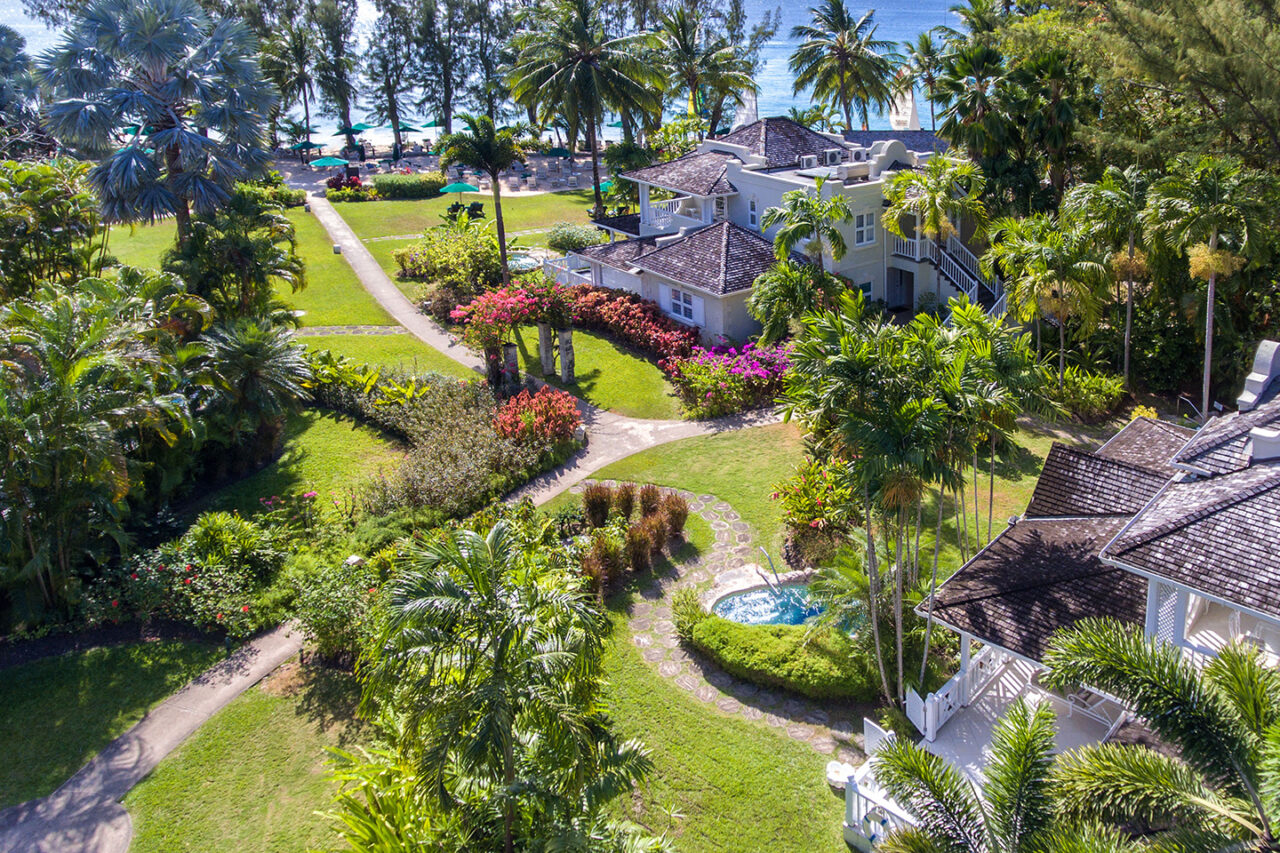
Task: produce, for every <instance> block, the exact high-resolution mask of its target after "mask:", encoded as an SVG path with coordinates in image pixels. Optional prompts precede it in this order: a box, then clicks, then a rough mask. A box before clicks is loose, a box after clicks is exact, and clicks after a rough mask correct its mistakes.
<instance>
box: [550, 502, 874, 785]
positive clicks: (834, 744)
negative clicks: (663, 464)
mask: <svg viewBox="0 0 1280 853" xmlns="http://www.w3.org/2000/svg"><path fill="white" fill-rule="evenodd" d="M591 482H597V481H594V480H587V481H585V482H582V483H579V484H576V485H574V486H573V487H572V488H571V491H573V492H575V493H580V492H581V491H582V490H583V488H585V487H586V485H587V484H588V483H591ZM599 482H603V483H606V484H608V485H616V484H617V481H615V480H603V481H599ZM664 491H668V492H675V493H676V494H678V495H680V496H681V497H683V498H684V499H685V500H687V501H688V502H689V510H690V511H691V512H696V513H697V514H698V515H699V516H701V517H702V519H703V520H704V521H706V522H707V524H708V525H710V527H711V530H712V532H713V533H715V544H713V545H712V546H711V549H710V551H709V552H707V553H704V554H701V555H699V556H698V557H696V558H694V559H693V560H689V561H687V562H685V563H683V564H680V565H676V566H675V571H674V573H672V574H667V575H655V576H654V577H653V579H652V580H651V581H650V582H649V583H648V584H646V585H645V586H643V587H641V588H640V590H639V592H638V596H637V599H636V601H635V603H634V604H633V605H632V606H631V612H630V613H629V625H630V628H631V640H632V642H633V643H634V644H635V645H636V647H637V648H639V650H640V654H641V656H642V657H643V658H644V659H645V660H646V661H647V662H648V663H649V664H650V665H651V666H653V667H654V668H655V669H656V670H657V671H658V673H659V674H660V675H662V676H663V677H664V678H668V679H670V680H672V681H674V682H675V683H676V684H677V685H679V686H680V687H681V688H682V689H683V690H685V691H687V692H689V693H691V694H692V695H693V696H695V697H697V698H698V699H699V700H701V701H702V702H705V703H706V704H708V705H715V706H716V708H718V709H719V710H720V711H721V712H722V713H725V714H729V715H734V716H739V717H742V718H744V719H747V720H762V721H764V722H765V723H767V724H768V725H770V726H773V727H774V728H777V729H782V730H784V731H785V732H786V733H787V735H788V736H789V737H790V738H792V739H793V740H797V741H802V742H804V743H807V744H809V745H810V746H811V747H813V749H814V750H815V751H817V752H819V753H822V754H823V755H831V756H832V757H834V758H838V759H839V760H841V761H845V762H848V763H850V764H861V763H862V761H863V760H865V756H864V755H863V752H862V716H863V712H864V711H865V710H866V709H865V708H864V707H859V706H856V705H852V704H849V703H840V702H819V701H815V700H812V699H806V698H804V697H801V696H794V695H791V694H788V693H785V692H783V691H779V690H771V689H768V688H764V687H757V686H756V685H754V684H751V683H749V682H747V681H744V680H742V679H740V678H735V677H734V676H732V675H729V674H728V673H726V672H725V671H724V670H722V669H720V667H718V666H716V665H715V664H714V663H712V662H711V661H708V660H705V659H703V658H702V657H701V656H700V655H698V654H697V653H696V652H695V653H690V652H689V651H688V650H686V649H685V648H683V647H682V646H681V645H680V640H679V638H678V637H677V636H676V626H675V623H674V621H673V620H672V613H671V606H670V602H671V597H672V596H673V595H675V593H676V591H677V590H679V589H681V588H682V587H693V588H695V589H697V590H698V591H699V593H706V592H708V591H711V590H716V591H719V590H721V589H724V590H726V591H727V590H730V589H734V588H742V587H743V586H746V585H750V586H758V585H759V583H760V576H759V575H758V574H757V573H756V565H755V563H754V562H753V555H754V554H755V553H756V549H755V546H754V545H753V544H752V543H753V542H754V541H755V535H754V533H753V532H752V530H751V527H750V525H748V524H747V523H746V522H745V521H743V520H742V517H741V516H740V515H738V513H737V512H735V511H734V509H733V507H731V506H729V504H727V503H725V502H724V501H721V500H720V499H718V498H717V497H715V496H714V495H695V494H694V493H693V492H690V491H687V490H683V489H664Z"/></svg>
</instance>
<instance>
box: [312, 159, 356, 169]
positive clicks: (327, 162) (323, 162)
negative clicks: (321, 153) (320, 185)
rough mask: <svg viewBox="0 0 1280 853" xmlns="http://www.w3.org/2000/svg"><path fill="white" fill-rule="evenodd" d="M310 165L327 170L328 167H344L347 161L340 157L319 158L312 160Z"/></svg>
mask: <svg viewBox="0 0 1280 853" xmlns="http://www.w3.org/2000/svg"><path fill="white" fill-rule="evenodd" d="M311 165H312V166H320V167H321V168H328V167H329V166H346V165H347V161H346V160H343V159H342V158H341V157H321V158H320V159H319V160H312V161H311Z"/></svg>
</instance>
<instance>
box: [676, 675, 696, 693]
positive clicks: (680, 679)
mask: <svg viewBox="0 0 1280 853" xmlns="http://www.w3.org/2000/svg"><path fill="white" fill-rule="evenodd" d="M676 684H678V685H679V686H680V688H681V689H683V690H688V691H689V692H690V693H692V692H693V691H695V690H697V689H698V688H699V687H701V686H702V685H701V683H700V682H699V681H698V679H696V678H694V677H693V676H692V675H690V674H689V673H687V672H686V673H684V674H683V675H680V676H677V677H676Z"/></svg>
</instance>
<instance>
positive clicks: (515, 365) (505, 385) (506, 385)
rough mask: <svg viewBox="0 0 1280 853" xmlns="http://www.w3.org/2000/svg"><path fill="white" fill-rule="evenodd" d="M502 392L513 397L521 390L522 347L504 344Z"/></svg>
mask: <svg viewBox="0 0 1280 853" xmlns="http://www.w3.org/2000/svg"><path fill="white" fill-rule="evenodd" d="M502 389H503V391H502V393H503V394H504V395H505V396H508V397H511V396H514V395H515V394H518V393H519V392H520V348H519V347H517V346H516V345H515V344H503V345H502Z"/></svg>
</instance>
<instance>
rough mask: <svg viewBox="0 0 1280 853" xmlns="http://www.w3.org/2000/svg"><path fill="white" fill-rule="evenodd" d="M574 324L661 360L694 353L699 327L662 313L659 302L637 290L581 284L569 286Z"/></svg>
mask: <svg viewBox="0 0 1280 853" xmlns="http://www.w3.org/2000/svg"><path fill="white" fill-rule="evenodd" d="M569 292H570V295H571V296H572V298H573V307H574V311H573V313H574V323H575V325H577V326H578V327H579V328H582V329H589V330H591V331H595V332H603V333H604V334H606V335H609V336H610V337H613V338H616V339H617V340H618V341H620V342H622V343H624V344H626V345H628V346H631V347H634V348H635V349H638V350H640V351H641V352H644V353H648V354H649V355H652V356H653V357H655V358H659V359H672V358H683V357H685V356H687V355H689V354H690V353H692V352H693V348H694V346H695V345H697V343H698V340H699V334H698V330H697V329H696V328H695V327H693V326H685V325H683V324H681V323H677V322H676V321H675V320H672V319H671V318H670V317H668V316H667V315H666V314H664V313H662V307H661V306H660V305H658V303H656V302H653V301H651V300H648V299H643V298H641V297H640V296H637V295H636V294H634V293H627V292H626V291H622V290H611V289H609V288H607V287H596V286H594V285H590V284H579V285H575V286H573V287H571V288H569Z"/></svg>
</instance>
